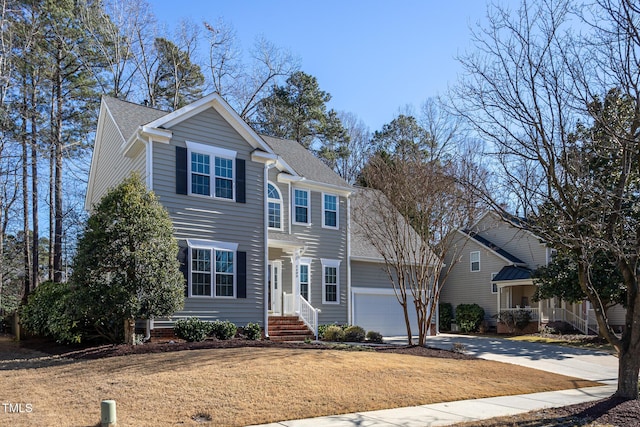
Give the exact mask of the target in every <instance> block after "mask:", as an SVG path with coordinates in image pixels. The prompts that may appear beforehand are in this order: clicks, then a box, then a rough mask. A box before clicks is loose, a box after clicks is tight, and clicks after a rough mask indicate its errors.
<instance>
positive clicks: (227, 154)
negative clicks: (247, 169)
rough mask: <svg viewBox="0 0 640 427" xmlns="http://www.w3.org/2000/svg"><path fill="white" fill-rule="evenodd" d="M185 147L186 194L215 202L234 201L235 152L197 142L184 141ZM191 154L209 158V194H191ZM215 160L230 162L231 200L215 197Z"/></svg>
mask: <svg viewBox="0 0 640 427" xmlns="http://www.w3.org/2000/svg"><path fill="white" fill-rule="evenodd" d="M185 143H186V145H187V194H189V195H190V196H199V197H207V198H212V199H216V200H229V201H235V200H236V185H237V183H236V165H235V160H236V156H237V152H236V151H233V150H227V149H226V148H221V147H215V146H212V145H208V144H202V143H199V142H192V141H185ZM193 153H196V154H202V155H206V156H209V194H199V193H193V191H192V188H191V185H192V184H191V182H192V176H191V175H192V173H193V171H192V170H191V167H192V160H191V155H192V154H193ZM216 158H220V159H225V160H231V175H232V177H231V198H228V197H218V196H216V177H217V176H216V172H215V170H216ZM221 179H229V178H227V177H221Z"/></svg>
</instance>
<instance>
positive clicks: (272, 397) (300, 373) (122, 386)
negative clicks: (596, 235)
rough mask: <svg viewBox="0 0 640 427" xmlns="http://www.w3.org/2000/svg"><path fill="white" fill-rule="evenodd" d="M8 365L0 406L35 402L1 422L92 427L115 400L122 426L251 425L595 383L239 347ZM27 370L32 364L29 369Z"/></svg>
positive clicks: (476, 363)
mask: <svg viewBox="0 0 640 427" xmlns="http://www.w3.org/2000/svg"><path fill="white" fill-rule="evenodd" d="M20 363H21V362H16V363H9V364H5V368H4V369H5V370H4V371H3V372H2V374H1V375H2V380H1V381H0V383H1V388H0V393H1V394H0V400H1V401H2V402H12V403H23V404H25V403H30V404H31V405H32V406H33V412H32V413H23V414H6V413H3V412H2V407H1V406H0V425H12V426H33V425H38V426H45V425H46V426H95V425H96V424H99V420H100V401H101V400H103V399H115V400H116V401H117V411H118V426H120V427H123V426H146V425H154V426H163V425H203V424H202V423H198V422H196V421H194V420H193V419H192V417H193V416H195V415H197V414H208V415H209V416H210V417H211V423H205V424H204V425H216V426H218V425H247V424H258V423H267V422H273V421H278V420H286V419H297V418H307V417H316V416H322V415H331V414H340V413H350V412H357V411H368V410H377V409H383V408H394V407H402V406H411V405H420V404H428V403H435V402H443V401H453V400H460V399H472V398H482V397H490V396H498V395H509V394H521V393H533V392H539V391H549V390H559V389H568V388H575V387H587V386H591V385H596V384H595V383H593V382H589V381H584V380H579V379H575V378H569V377H563V376H558V375H553V374H550V373H546V372H541V371H535V370H532V369H527V368H523V367H519V366H515V365H507V364H502V363H497V362H490V361H485V360H451V359H436V358H427V357H418V356H409V355H402V354H388V353H379V352H348V351H335V350H313V349H280V348H232V349H213V350H191V351H180V352H173V353H159V354H146V355H131V356H125V357H112V358H105V359H98V360H81V361H71V360H68V361H66V360H61V361H58V363H54V364H51V365H50V366H43V367H38V368H21V367H20ZM27 366H29V365H27Z"/></svg>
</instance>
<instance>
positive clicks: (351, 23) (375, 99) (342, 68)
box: [148, 0, 486, 131]
mask: <svg viewBox="0 0 640 427" xmlns="http://www.w3.org/2000/svg"><path fill="white" fill-rule="evenodd" d="M148 1H149V3H150V5H151V7H152V9H153V12H154V13H155V15H156V17H157V18H158V21H159V23H160V24H166V25H167V26H168V27H169V28H173V26H174V25H175V24H176V23H177V22H178V21H179V20H180V19H182V18H188V19H191V20H192V21H194V22H196V23H200V22H202V21H203V20H207V21H208V22H211V23H215V22H216V20H217V19H218V18H222V19H223V20H224V21H225V22H226V23H227V24H230V25H232V26H233V28H234V29H235V30H236V32H237V36H238V38H239V40H240V43H241V45H242V48H243V49H244V50H248V49H249V48H250V47H251V46H252V44H253V41H254V40H255V38H256V37H257V36H259V35H264V36H265V38H266V39H267V40H269V41H271V42H273V43H274V44H275V45H277V46H279V47H282V48H287V49H289V50H290V51H291V52H292V53H293V54H295V55H297V56H299V57H300V59H301V64H302V66H301V69H302V71H304V72H306V73H308V74H311V75H313V76H315V77H316V78H317V79H318V83H319V85H320V88H321V89H322V90H324V91H327V92H329V93H330V94H331V95H332V100H331V102H330V103H329V107H331V108H334V109H336V110H339V111H349V112H352V113H355V114H356V115H357V116H358V117H359V118H360V119H362V120H363V121H364V122H365V123H366V124H367V126H369V128H370V130H371V131H375V130H379V129H380V128H381V127H382V125H383V124H385V123H388V122H390V121H391V120H392V119H393V118H394V116H395V115H397V113H398V111H399V109H400V108H404V106H406V105H411V106H413V107H415V108H416V109H417V108H419V107H420V105H421V104H422V103H423V102H424V101H425V100H426V99H427V98H429V97H435V96H437V95H442V94H444V93H445V92H446V89H447V86H448V85H450V84H453V83H454V82H455V80H456V78H457V75H458V73H459V72H460V70H461V68H460V66H459V64H458V62H457V61H456V59H455V57H456V55H458V54H461V53H463V52H464V51H465V50H467V49H468V48H470V29H469V28H470V26H475V25H476V24H477V23H478V22H481V21H482V20H483V18H484V17H485V15H486V2H485V1H483V0H442V1H440V0H439V1H427V0H422V1H418V0H410V1H409V0H407V1H403V0H394V1H392V0H386V1H381V0H366V1H365V0H352V1H348V0H342V1H336V0H322V1H303V0H297V1H293V0H272V1H265V0H263V1H257V0H252V1H250V0H180V1H178V2H176V1H167V0H148Z"/></svg>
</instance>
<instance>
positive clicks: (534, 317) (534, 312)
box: [498, 307, 540, 322]
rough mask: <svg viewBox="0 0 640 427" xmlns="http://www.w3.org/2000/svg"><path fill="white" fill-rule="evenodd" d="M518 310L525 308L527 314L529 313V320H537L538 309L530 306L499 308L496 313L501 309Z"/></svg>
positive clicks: (538, 315)
mask: <svg viewBox="0 0 640 427" xmlns="http://www.w3.org/2000/svg"><path fill="white" fill-rule="evenodd" d="M520 310H525V311H528V312H529V314H530V315H531V321H532V322H537V321H538V319H539V318H540V310H539V309H537V308H531V307H525V308H518V307H516V308H501V309H500V310H499V311H498V313H501V312H503V311H520Z"/></svg>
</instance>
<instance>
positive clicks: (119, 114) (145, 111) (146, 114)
mask: <svg viewBox="0 0 640 427" xmlns="http://www.w3.org/2000/svg"><path fill="white" fill-rule="evenodd" d="M102 99H103V101H104V103H105V104H106V105H107V108H108V109H109V112H110V113H111V115H112V116H113V120H114V122H115V123H116V126H118V128H119V129H120V132H121V133H122V136H123V137H124V140H125V141H126V140H128V139H129V138H130V137H131V135H133V134H134V132H135V131H136V130H137V129H138V127H140V126H142V125H145V124H147V123H151V122H152V121H154V120H157V119H159V118H160V117H163V116H166V115H167V114H169V113H168V112H166V111H162V110H157V109H155V108H149V107H146V106H144V105H140V104H134V103H133V102H128V101H122V100H120V99H117V98H112V97H110V96H103V97H102Z"/></svg>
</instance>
